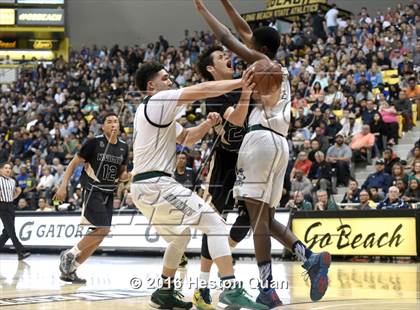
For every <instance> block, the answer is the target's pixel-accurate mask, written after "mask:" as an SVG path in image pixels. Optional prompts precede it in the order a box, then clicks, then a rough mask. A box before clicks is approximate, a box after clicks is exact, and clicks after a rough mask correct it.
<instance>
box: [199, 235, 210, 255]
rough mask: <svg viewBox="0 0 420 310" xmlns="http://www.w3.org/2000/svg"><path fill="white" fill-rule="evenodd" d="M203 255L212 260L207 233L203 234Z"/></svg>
mask: <svg viewBox="0 0 420 310" xmlns="http://www.w3.org/2000/svg"><path fill="white" fill-rule="evenodd" d="M201 256H203V257H204V258H207V259H210V260H212V258H211V255H210V251H209V246H208V244H207V235H206V234H204V235H203V239H202V241H201Z"/></svg>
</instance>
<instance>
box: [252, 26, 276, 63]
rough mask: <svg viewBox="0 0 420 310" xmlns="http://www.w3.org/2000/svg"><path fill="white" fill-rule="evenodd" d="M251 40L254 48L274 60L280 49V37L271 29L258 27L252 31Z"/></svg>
mask: <svg viewBox="0 0 420 310" xmlns="http://www.w3.org/2000/svg"><path fill="white" fill-rule="evenodd" d="M252 38H253V40H254V45H255V48H257V49H258V50H262V52H264V54H266V55H267V56H268V57H269V58H270V59H274V58H275V57H276V54H277V50H278V49H279V47H280V36H279V33H278V32H277V30H275V29H273V28H271V27H265V26H264V27H260V28H257V29H255V30H254V32H253V35H252Z"/></svg>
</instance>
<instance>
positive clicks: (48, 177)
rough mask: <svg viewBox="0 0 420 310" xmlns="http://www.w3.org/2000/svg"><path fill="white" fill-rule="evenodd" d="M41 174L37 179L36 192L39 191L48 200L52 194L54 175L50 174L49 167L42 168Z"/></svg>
mask: <svg viewBox="0 0 420 310" xmlns="http://www.w3.org/2000/svg"><path fill="white" fill-rule="evenodd" d="M42 172H43V176H42V177H41V179H40V180H39V183H38V185H37V186H36V189H37V191H38V192H41V195H43V196H44V197H45V198H46V199H47V200H49V199H50V198H51V196H52V189H53V186H54V177H53V175H52V174H51V170H50V168H49V167H45V168H43V169H42Z"/></svg>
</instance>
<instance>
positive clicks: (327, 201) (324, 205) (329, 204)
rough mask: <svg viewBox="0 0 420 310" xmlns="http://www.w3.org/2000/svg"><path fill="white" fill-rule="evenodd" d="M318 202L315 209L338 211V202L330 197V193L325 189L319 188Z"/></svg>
mask: <svg viewBox="0 0 420 310" xmlns="http://www.w3.org/2000/svg"><path fill="white" fill-rule="evenodd" d="M316 197H317V203H316V204H315V210H319V211H324V210H328V211H338V210H339V208H338V206H337V204H336V203H335V202H334V201H333V200H332V199H331V198H328V193H327V191H325V190H319V191H317V192H316Z"/></svg>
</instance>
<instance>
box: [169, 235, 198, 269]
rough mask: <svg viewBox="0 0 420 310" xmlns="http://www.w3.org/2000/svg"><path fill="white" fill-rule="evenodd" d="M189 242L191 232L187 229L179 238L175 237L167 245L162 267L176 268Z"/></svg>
mask: <svg viewBox="0 0 420 310" xmlns="http://www.w3.org/2000/svg"><path fill="white" fill-rule="evenodd" d="M190 240H191V231H190V229H189V228H186V229H185V230H184V231H183V232H182V233H181V234H180V235H179V236H177V237H176V238H175V239H173V240H172V241H171V242H170V243H169V244H168V247H167V248H166V251H165V255H164V257H163V265H164V266H165V267H166V268H169V269H177V268H178V266H179V262H180V261H181V257H182V255H183V254H184V252H185V249H186V248H187V245H188V243H189V242H190Z"/></svg>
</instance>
